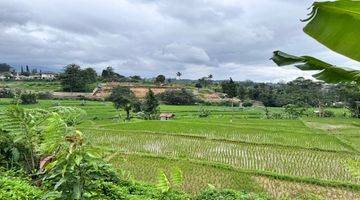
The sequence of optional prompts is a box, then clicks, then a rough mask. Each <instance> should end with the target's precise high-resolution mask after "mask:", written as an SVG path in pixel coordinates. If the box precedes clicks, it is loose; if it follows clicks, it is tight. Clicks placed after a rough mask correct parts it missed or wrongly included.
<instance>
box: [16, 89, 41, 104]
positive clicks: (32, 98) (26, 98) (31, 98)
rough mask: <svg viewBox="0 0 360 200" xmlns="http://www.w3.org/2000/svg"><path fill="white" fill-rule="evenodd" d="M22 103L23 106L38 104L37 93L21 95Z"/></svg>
mask: <svg viewBox="0 0 360 200" xmlns="http://www.w3.org/2000/svg"><path fill="white" fill-rule="evenodd" d="M20 102H21V104H25V105H27V104H36V103H37V97H36V94H35V93H31V92H29V93H22V94H21V95H20Z"/></svg>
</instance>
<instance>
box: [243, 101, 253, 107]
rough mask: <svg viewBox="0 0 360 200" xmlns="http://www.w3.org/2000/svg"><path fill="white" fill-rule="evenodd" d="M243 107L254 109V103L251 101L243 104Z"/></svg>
mask: <svg viewBox="0 0 360 200" xmlns="http://www.w3.org/2000/svg"><path fill="white" fill-rule="evenodd" d="M242 106H243V107H252V106H253V103H252V102H251V101H245V102H244V103H243V104H242Z"/></svg>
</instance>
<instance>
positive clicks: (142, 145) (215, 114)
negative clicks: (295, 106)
mask: <svg viewBox="0 0 360 200" xmlns="http://www.w3.org/2000/svg"><path fill="white" fill-rule="evenodd" d="M9 102H10V100H6V99H1V100H0V107H2V108H4V107H5V106H7V105H9ZM54 105H62V106H76V107H80V108H82V109H84V110H85V111H86V112H87V119H86V121H84V122H83V123H82V124H80V125H79V126H78V128H79V129H80V130H81V131H83V133H85V135H86V137H87V139H88V141H89V142H90V143H91V145H93V146H96V147H98V148H99V149H100V150H101V151H102V152H104V153H105V154H106V155H108V156H107V157H108V158H109V160H110V162H111V163H112V164H113V165H114V166H115V167H116V168H117V169H119V171H121V172H122V173H123V176H124V177H131V178H133V179H135V180H137V181H141V182H146V183H156V177H157V174H158V172H159V170H161V169H162V170H164V171H165V172H169V171H170V170H171V169H172V168H173V167H179V168H180V169H181V170H182V172H183V174H184V177H185V182H184V184H183V186H182V189H183V190H185V191H187V192H189V193H197V192H198V191H200V190H203V189H205V188H207V187H209V184H210V185H212V186H215V187H217V188H230V189H237V190H249V191H254V192H264V193H268V194H269V195H271V196H273V197H275V198H280V197H282V198H285V197H289V198H290V197H296V196H298V195H299V194H303V193H312V194H316V195H320V196H322V197H324V198H326V199H360V178H359V176H358V175H356V173H354V171H352V170H351V168H349V167H348V163H349V160H359V159H360V120H358V119H349V118H342V117H341V113H342V112H344V110H341V109H336V110H334V111H335V112H336V113H337V114H338V115H337V116H336V117H334V118H303V119H297V120H269V119H264V118H263V116H264V111H263V109H262V108H246V109H241V108H229V107H216V106H209V107H207V109H209V110H211V116H210V117H208V118H198V116H197V114H198V110H199V106H161V108H160V110H161V112H171V113H175V114H176V119H174V120H170V121H144V120H140V119H133V120H132V121H131V122H124V121H122V120H121V119H120V120H119V117H118V115H119V114H118V112H116V110H115V109H114V108H113V106H112V104H111V103H109V102H93V101H87V102H85V103H82V102H81V101H70V100H62V101H50V100H49V101H40V103H39V104H36V105H31V106H26V107H29V108H30V107H42V108H47V107H51V106H54ZM271 110H272V111H273V112H278V111H280V108H273V109H271ZM134 115H135V114H134ZM121 116H124V113H121Z"/></svg>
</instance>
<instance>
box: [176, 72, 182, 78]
mask: <svg viewBox="0 0 360 200" xmlns="http://www.w3.org/2000/svg"><path fill="white" fill-rule="evenodd" d="M181 75H182V74H181V72H176V76H177V77H178V79H179V80H180V76H181Z"/></svg>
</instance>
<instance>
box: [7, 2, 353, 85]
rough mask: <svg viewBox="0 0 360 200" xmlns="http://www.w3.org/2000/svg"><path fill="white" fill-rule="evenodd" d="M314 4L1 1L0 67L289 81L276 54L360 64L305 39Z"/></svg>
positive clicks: (296, 72)
mask: <svg viewBox="0 0 360 200" xmlns="http://www.w3.org/2000/svg"><path fill="white" fill-rule="evenodd" d="M312 2H313V1H312V0H256V1H254V0H50V1H49V0H0V46H1V48H0V63H3V62H6V63H9V64H11V65H14V66H20V65H29V66H46V67H52V68H53V69H62V68H63V67H64V66H65V65H67V64H70V63H76V64H79V65H81V66H83V67H94V68H95V69H96V70H97V71H100V70H101V69H102V68H104V67H106V66H109V65H110V66H112V67H113V68H114V69H115V70H116V71H117V72H119V73H121V74H124V75H135V74H137V75H141V76H145V77H152V76H155V75H157V74H159V73H162V74H164V75H166V76H171V77H174V76H175V73H176V72H177V71H180V72H182V74H183V76H182V77H183V78H190V79H197V78H199V77H202V76H206V75H208V74H213V75H214V78H215V79H225V78H228V77H230V76H231V77H232V78H233V79H235V80H254V81H271V82H276V81H281V80H284V81H287V80H291V79H294V78H296V77H297V76H309V73H304V72H301V71H299V70H296V69H294V68H291V67H289V68H279V67H276V66H275V65H274V64H273V63H272V62H271V61H269V58H270V57H271V55H272V52H273V51H274V50H282V51H286V52H289V53H293V54H296V55H302V54H307V55H313V56H316V57H318V58H321V59H323V60H325V61H328V62H331V63H333V64H336V65H338V66H349V67H355V66H356V65H357V64H358V63H356V62H355V61H351V60H349V59H347V58H345V57H343V56H340V55H338V54H336V53H333V52H331V51H329V50H328V49H327V48H325V47H323V46H322V45H321V44H319V43H317V42H316V41H315V40H313V39H312V38H310V37H309V36H307V35H306V34H305V33H303V31H302V28H303V26H304V25H305V24H304V23H302V22H300V21H299V19H304V18H306V14H307V13H308V12H309V11H308V10H307V8H308V7H310V6H311V4H312Z"/></svg>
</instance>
